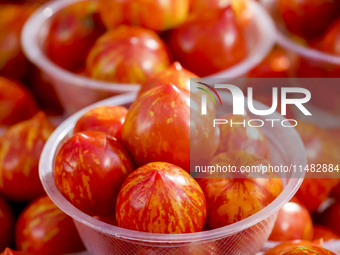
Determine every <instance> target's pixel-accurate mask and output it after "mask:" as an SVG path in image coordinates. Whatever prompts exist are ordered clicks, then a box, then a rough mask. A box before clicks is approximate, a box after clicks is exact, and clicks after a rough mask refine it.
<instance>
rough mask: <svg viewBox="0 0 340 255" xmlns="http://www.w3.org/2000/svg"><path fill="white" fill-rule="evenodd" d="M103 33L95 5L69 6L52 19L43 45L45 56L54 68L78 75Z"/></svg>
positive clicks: (76, 4) (96, 4)
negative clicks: (61, 68)
mask: <svg viewBox="0 0 340 255" xmlns="http://www.w3.org/2000/svg"><path fill="white" fill-rule="evenodd" d="M104 32H105V28H104V25H103V23H102V21H101V18H100V16H99V13H98V3H97V2H94V1H82V2H79V3H75V4H72V5H69V6H67V7H66V8H64V9H62V10H60V11H59V12H57V13H56V14H55V15H53V16H52V21H51V25H50V28H49V29H48V34H47V37H46V41H45V48H46V53H47V55H48V57H49V58H50V59H51V60H52V61H54V62H55V63H56V64H57V65H59V66H61V67H63V68H66V69H68V70H71V71H78V70H79V69H80V68H81V67H82V66H83V65H84V62H85V57H86V55H87V53H88V51H89V50H90V48H91V46H92V45H93V43H94V42H95V41H96V39H97V38H98V37H99V36H100V35H101V34H102V33H104Z"/></svg>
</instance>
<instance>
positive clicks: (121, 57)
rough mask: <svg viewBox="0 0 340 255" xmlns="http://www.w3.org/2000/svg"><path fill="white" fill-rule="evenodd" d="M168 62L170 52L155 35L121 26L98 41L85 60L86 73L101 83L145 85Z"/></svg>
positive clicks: (148, 31) (145, 30) (141, 29)
mask: <svg viewBox="0 0 340 255" xmlns="http://www.w3.org/2000/svg"><path fill="white" fill-rule="evenodd" d="M169 61H170V60H169V55H168V50H167V48H166V46H165V44H164V43H163V41H162V40H161V39H160V38H159V36H158V35H157V34H156V33H154V32H152V31H150V30H147V29H144V28H139V27H128V26H120V27H118V28H116V29H113V30H111V31H109V32H107V33H105V34H104V35H102V36H101V37H100V38H99V39H98V40H97V41H96V43H95V44H94V46H93V47H92V49H91V50H90V52H89V55H88V57H87V60H86V72H87V74H88V75H89V76H90V77H91V78H94V79H98V80H105V81H111V82H121V83H143V82H145V80H146V79H147V78H149V77H150V76H152V75H154V74H156V73H158V72H159V71H162V70H164V69H165V68H166V67H167V66H168V65H169Z"/></svg>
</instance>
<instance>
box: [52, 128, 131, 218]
mask: <svg viewBox="0 0 340 255" xmlns="http://www.w3.org/2000/svg"><path fill="white" fill-rule="evenodd" d="M132 170H133V166H132V162H131V160H130V157H129V155H128V154H127V152H126V151H125V150H124V148H123V147H122V146H121V145H120V143H119V142H118V141H117V140H116V139H115V138H114V137H111V136H109V135H107V134H105V133H102V132H97V131H86V132H81V133H77V134H75V135H73V136H72V137H71V138H69V139H68V140H67V141H66V142H65V143H64V144H63V146H62V147H61V148H60V150H59V152H58V154H57V156H56V160H55V170H54V178H55V182H56V185H57V187H58V189H59V190H60V192H61V193H62V194H63V195H64V197H66V199H68V200H69V201H70V202H71V203H72V204H73V205H74V206H75V207H77V208H78V209H80V210H82V211H84V212H85V213H88V214H90V215H101V214H107V213H109V212H112V211H113V210H114V206H115V202H116V197H117V195H118V192H119V189H120V187H121V185H122V183H123V181H124V179H125V178H126V177H127V176H128V174H129V173H130V172H132Z"/></svg>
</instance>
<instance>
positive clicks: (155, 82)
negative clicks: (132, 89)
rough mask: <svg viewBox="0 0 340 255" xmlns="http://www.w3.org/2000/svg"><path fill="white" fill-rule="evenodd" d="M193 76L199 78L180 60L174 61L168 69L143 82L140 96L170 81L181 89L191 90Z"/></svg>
mask: <svg viewBox="0 0 340 255" xmlns="http://www.w3.org/2000/svg"><path fill="white" fill-rule="evenodd" d="M191 78H198V76H197V75H195V74H193V73H192V72H189V71H188V70H186V69H185V68H183V67H182V66H181V64H180V63H179V62H174V63H173V64H172V65H171V66H169V67H168V68H167V69H165V70H164V71H162V72H159V73H158V74H156V75H154V76H152V77H151V78H150V79H148V80H147V81H146V82H145V83H143V84H142V87H141V89H140V90H139V92H138V96H141V95H142V94H143V93H145V92H146V91H148V90H150V89H152V88H154V87H158V86H161V85H166V84H169V83H171V84H174V85H176V86H177V87H178V88H179V89H185V90H188V91H189V90H190V79H191Z"/></svg>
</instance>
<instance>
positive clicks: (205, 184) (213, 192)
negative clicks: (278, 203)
mask: <svg viewBox="0 0 340 255" xmlns="http://www.w3.org/2000/svg"><path fill="white" fill-rule="evenodd" d="M209 165H210V166H216V165H219V166H221V167H223V166H226V167H228V166H231V167H236V171H239V172H237V173H235V175H234V174H230V175H228V174H224V176H223V177H222V178H200V179H197V181H198V183H199V184H200V186H201V188H202V190H203V192H204V194H205V197H206V200H207V222H206V223H207V224H208V225H209V226H210V227H212V228H219V227H223V226H226V225H229V224H232V223H234V222H237V221H240V220H243V219H245V218H247V217H249V216H251V215H253V214H255V213H256V212H258V211H260V210H261V209H263V208H264V207H266V206H267V205H268V204H270V203H271V202H272V201H273V200H274V199H275V198H276V197H277V196H278V195H279V194H280V192H281V191H282V183H281V179H279V178H269V177H270V176H267V175H266V176H264V177H262V178H247V174H242V173H241V166H250V167H251V166H260V165H262V166H264V165H268V162H267V161H266V160H264V159H262V158H261V157H259V156H256V155H253V154H249V153H247V152H224V153H221V154H219V155H217V156H216V157H214V159H213V160H212V161H211V162H210V163H209ZM202 176H203V175H202ZM198 177H200V176H198Z"/></svg>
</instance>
